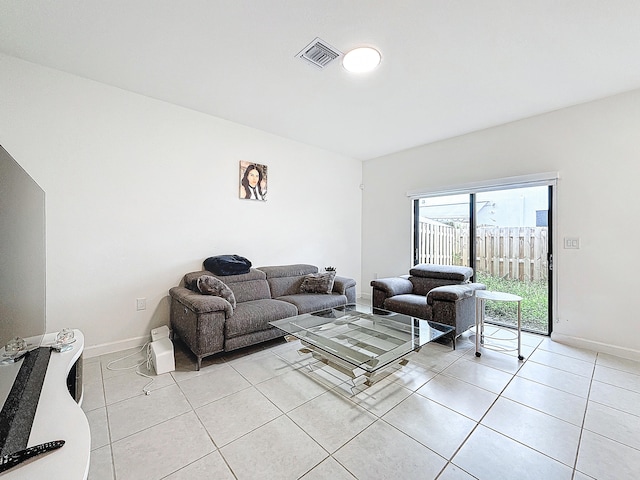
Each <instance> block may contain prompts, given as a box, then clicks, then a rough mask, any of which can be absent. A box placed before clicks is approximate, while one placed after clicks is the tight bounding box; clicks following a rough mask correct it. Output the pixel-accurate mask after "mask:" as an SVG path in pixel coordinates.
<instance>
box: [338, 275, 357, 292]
mask: <svg viewBox="0 0 640 480" xmlns="http://www.w3.org/2000/svg"><path fill="white" fill-rule="evenodd" d="M355 286H356V281H355V280H354V279H353V278H348V277H340V276H337V275H336V277H335V278H334V280H333V290H332V292H335V293H339V294H340V295H346V293H347V288H350V287H355Z"/></svg>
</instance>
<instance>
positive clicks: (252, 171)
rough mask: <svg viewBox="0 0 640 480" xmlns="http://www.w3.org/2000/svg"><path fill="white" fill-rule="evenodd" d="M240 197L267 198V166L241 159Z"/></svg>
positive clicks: (251, 198) (249, 198)
mask: <svg viewBox="0 0 640 480" xmlns="http://www.w3.org/2000/svg"><path fill="white" fill-rule="evenodd" d="M240 198H243V199H247V200H261V201H263V202H264V201H266V200H267V166H266V165H260V164H258V163H252V162H247V161H245V160H240Z"/></svg>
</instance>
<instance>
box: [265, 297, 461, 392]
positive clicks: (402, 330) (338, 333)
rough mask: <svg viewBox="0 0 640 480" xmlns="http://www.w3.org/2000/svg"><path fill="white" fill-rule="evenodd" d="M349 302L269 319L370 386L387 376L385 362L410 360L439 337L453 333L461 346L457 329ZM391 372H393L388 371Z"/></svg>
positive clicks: (305, 349) (316, 354) (290, 337)
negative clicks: (407, 358)
mask: <svg viewBox="0 0 640 480" xmlns="http://www.w3.org/2000/svg"><path fill="white" fill-rule="evenodd" d="M369 310H370V309H369V308H368V307H364V306H361V305H346V306H343V307H336V308H331V309H328V310H322V311H319V312H313V313H306V314H303V315H297V316H295V317H289V318H284V319H282V320H276V321H273V322H269V323H270V324H271V325H273V326H274V327H277V328H279V329H280V330H282V331H284V332H285V333H287V340H300V342H301V343H302V345H303V348H302V349H301V350H300V352H301V353H312V354H313V357H314V358H316V359H317V360H319V361H321V362H322V363H324V364H326V365H329V366H331V367H333V368H335V369H337V370H339V371H341V372H342V373H344V374H346V375H348V376H350V377H351V378H352V379H356V378H359V377H363V378H364V383H365V384H366V385H367V386H370V385H372V384H373V383H375V382H376V381H378V380H379V379H380V378H382V377H383V376H386V375H385V374H384V372H383V370H384V369H385V367H388V366H390V365H391V364H394V363H400V364H401V365H406V364H407V360H406V359H405V357H406V356H407V355H408V354H409V353H411V352H414V351H418V350H420V348H422V347H423V346H424V345H426V344H427V343H429V342H432V341H434V340H437V339H439V338H442V337H445V336H447V335H449V336H450V338H451V341H452V343H453V347H454V348H455V342H454V335H455V329H454V328H453V327H450V326H448V325H443V324H440V323H436V322H431V321H427V320H422V319H419V318H415V317H410V316H408V315H402V314H399V313H394V312H387V311H385V310H379V309H376V310H375V313H369ZM387 374H388V373H387Z"/></svg>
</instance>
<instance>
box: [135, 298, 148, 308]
mask: <svg viewBox="0 0 640 480" xmlns="http://www.w3.org/2000/svg"><path fill="white" fill-rule="evenodd" d="M146 309H147V299H146V298H136V310H146Z"/></svg>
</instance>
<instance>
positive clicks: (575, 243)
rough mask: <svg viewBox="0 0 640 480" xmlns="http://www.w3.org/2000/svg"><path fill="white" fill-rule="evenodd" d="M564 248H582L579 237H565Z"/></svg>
mask: <svg viewBox="0 0 640 480" xmlns="http://www.w3.org/2000/svg"><path fill="white" fill-rule="evenodd" d="M564 248H580V239H579V238H578V237H564Z"/></svg>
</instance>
